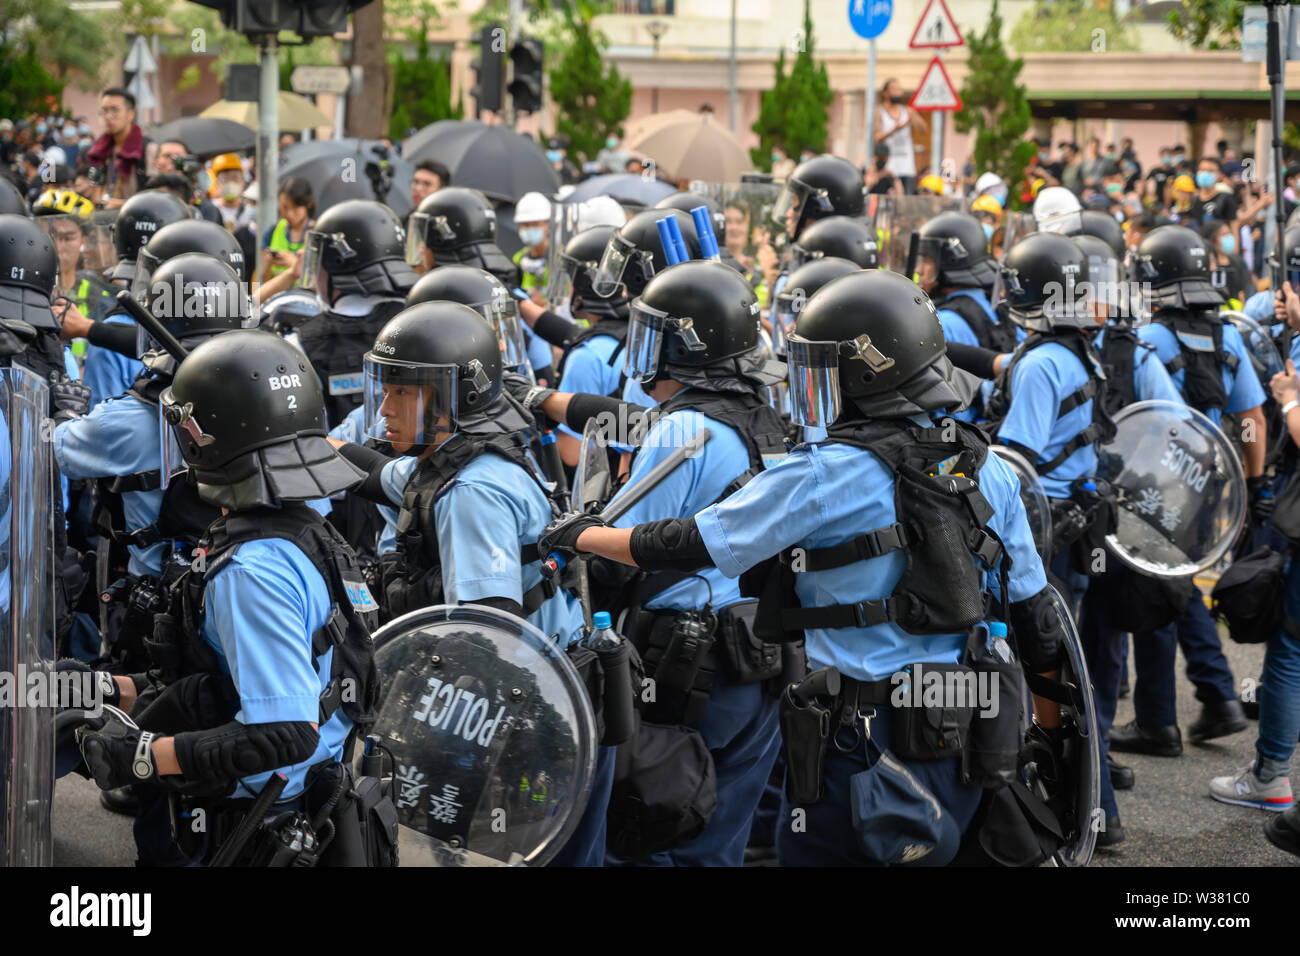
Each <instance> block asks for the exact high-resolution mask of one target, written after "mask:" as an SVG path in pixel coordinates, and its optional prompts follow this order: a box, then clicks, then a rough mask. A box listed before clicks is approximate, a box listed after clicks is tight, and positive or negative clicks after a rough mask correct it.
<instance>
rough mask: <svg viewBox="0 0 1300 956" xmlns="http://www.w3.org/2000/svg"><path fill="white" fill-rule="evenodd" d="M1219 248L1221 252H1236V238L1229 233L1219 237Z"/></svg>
mask: <svg viewBox="0 0 1300 956" xmlns="http://www.w3.org/2000/svg"><path fill="white" fill-rule="evenodd" d="M1219 249H1220V250H1222V251H1223V252H1236V251H1237V239H1236V237H1235V236H1232V235H1231V234H1229V235H1226V236H1220V237H1219Z"/></svg>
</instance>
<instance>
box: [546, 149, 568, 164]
mask: <svg viewBox="0 0 1300 956" xmlns="http://www.w3.org/2000/svg"><path fill="white" fill-rule="evenodd" d="M546 158H547V159H549V160H550V161H551V162H553V163H558V162H559V161H560V160H561V159H563V158H564V154H563V153H562V152H560V151H559V150H558V149H548V150H547V151H546Z"/></svg>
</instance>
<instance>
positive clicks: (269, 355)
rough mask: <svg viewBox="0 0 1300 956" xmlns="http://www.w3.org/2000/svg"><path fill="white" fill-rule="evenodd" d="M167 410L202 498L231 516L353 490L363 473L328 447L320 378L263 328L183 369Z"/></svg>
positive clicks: (166, 400)
mask: <svg viewBox="0 0 1300 956" xmlns="http://www.w3.org/2000/svg"><path fill="white" fill-rule="evenodd" d="M160 405H161V408H162V413H163V417H164V420H165V421H166V422H167V424H168V425H169V426H170V428H171V437H173V438H174V439H175V442H174V443H164V453H163V461H164V466H166V463H167V460H168V457H169V455H168V451H167V449H168V448H173V449H175V452H176V453H179V455H180V456H181V458H182V459H183V461H184V463H185V465H186V466H187V467H188V468H189V469H190V470H191V471H192V472H193V473H194V478H195V481H196V484H197V486H198V492H199V497H200V498H201V499H202V500H203V501H206V502H207V503H208V504H211V505H215V506H217V507H219V508H229V509H231V510H232V511H242V510H246V509H249V508H258V507H279V506H280V505H281V504H282V503H284V502H288V501H308V500H311V499H313V498H325V497H329V496H330V495H333V494H335V493H337V492H341V491H344V490H346V489H348V488H351V487H352V486H353V485H355V484H357V483H358V482H360V481H361V480H363V479H364V478H365V474H364V472H362V471H360V470H359V469H357V468H354V467H353V466H352V465H350V464H348V462H347V461H345V460H344V459H343V458H341V457H339V455H338V454H337V452H335V450H334V448H333V447H332V446H331V445H330V444H329V442H328V441H326V431H325V402H324V395H323V394H322V392H321V385H320V379H318V378H317V377H316V373H315V372H314V371H312V367H311V363H310V362H308V360H307V357H306V356H305V355H303V354H302V352H300V351H299V350H298V349H297V347H295V346H294V345H293V344H292V343H290V342H288V341H286V340H285V339H282V338H280V337H279V336H278V335H275V334H274V333H272V332H262V331H257V330H254V329H247V330H238V331H234V332H227V333H225V334H223V335H215V336H213V337H212V338H210V339H208V340H207V341H206V342H203V343H202V344H201V345H199V346H198V347H197V348H195V349H194V350H193V351H192V352H190V353H189V355H188V356H187V357H186V358H185V360H184V361H182V362H181V363H180V365H179V366H178V367H177V369H176V374H175V377H174V378H173V380H172V384H171V386H170V387H168V388H166V389H164V390H163V392H162V394H161V396H160Z"/></svg>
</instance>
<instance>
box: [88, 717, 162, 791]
mask: <svg viewBox="0 0 1300 956" xmlns="http://www.w3.org/2000/svg"><path fill="white" fill-rule="evenodd" d="M140 734H141V731H140V728H139V727H138V726H136V723H135V721H133V720H132V719H131V718H130V717H128V716H127V715H126V714H124V713H122V711H120V710H118V709H117V708H116V707H105V708H104V712H103V713H102V714H101V715H100V716H98V717H96V718H95V719H94V720H92V721H90V722H88V723H86V724H83V725H82V726H81V727H80V728H78V730H77V745H78V746H79V747H80V748H81V756H82V758H83V759H84V760H85V761H86V766H87V768H89V770H90V775H91V776H92V777H94V778H95V783H97V784H99V789H101V790H112V789H114V788H116V787H124V786H126V785H127V784H128V783H140V782H142V781H143V780H149V779H153V778H155V777H157V775H158V772H157V770H156V768H155V767H154V765H153V758H152V755H151V756H150V757H149V773H148V775H147V776H145V777H141V776H139V775H137V774H136V773H135V772H134V769H133V767H134V764H135V752H136V745H137V744H138V743H139V742H140ZM152 736H153V735H152V734H151V735H150V737H151V738H152Z"/></svg>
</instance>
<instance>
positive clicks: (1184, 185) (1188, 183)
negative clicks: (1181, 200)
mask: <svg viewBox="0 0 1300 956" xmlns="http://www.w3.org/2000/svg"><path fill="white" fill-rule="evenodd" d="M1174 188H1175V189H1178V190H1181V191H1182V192H1185V193H1194V192H1196V183H1195V182H1194V181H1193V180H1192V177H1191V176H1188V175H1187V174H1186V173H1183V174H1182V175H1181V176H1179V177H1177V178H1176V179H1175V180H1174Z"/></svg>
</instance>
